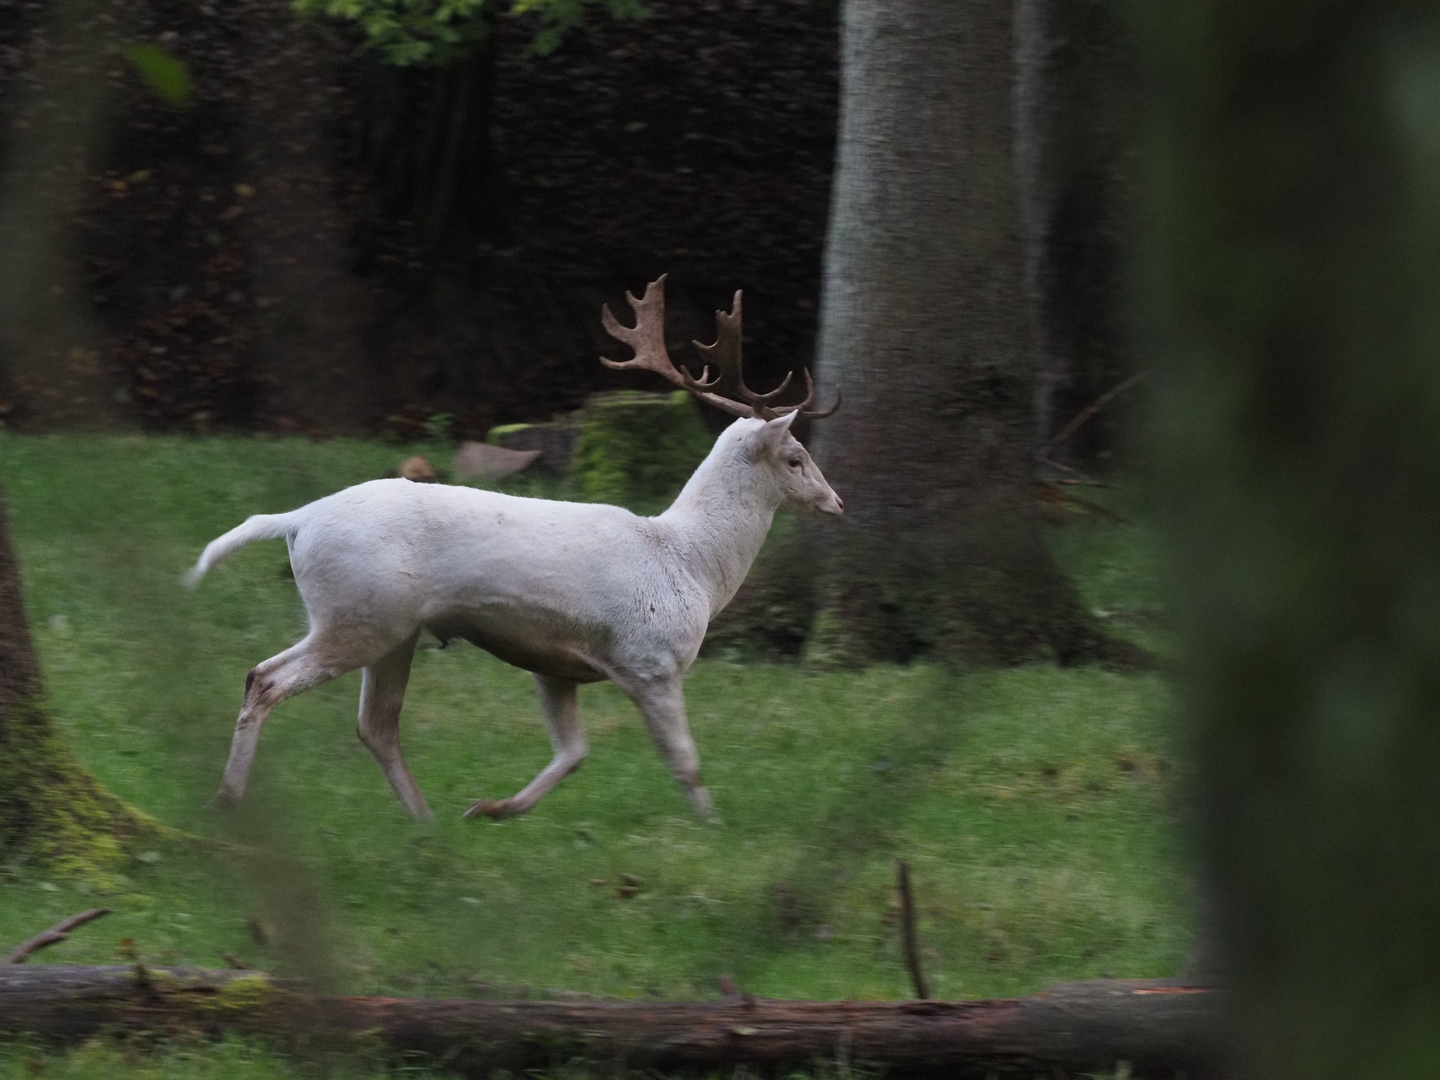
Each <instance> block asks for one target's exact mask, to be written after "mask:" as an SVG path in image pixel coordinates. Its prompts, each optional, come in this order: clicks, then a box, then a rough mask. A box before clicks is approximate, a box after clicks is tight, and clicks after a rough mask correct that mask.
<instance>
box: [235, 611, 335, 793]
mask: <svg viewBox="0 0 1440 1080" xmlns="http://www.w3.org/2000/svg"><path fill="white" fill-rule="evenodd" d="M359 666H360V664H359V663H352V662H349V661H348V660H347V658H346V656H345V651H344V650H343V649H339V648H336V647H335V646H334V645H333V643H330V642H327V641H326V640H325V639H324V638H323V637H322V636H320V635H318V634H316V633H314V632H312V633H310V634H309V635H308V636H306V637H305V638H304V639H302V640H301V641H298V642H296V643H295V644H294V645H292V646H290V648H288V649H286V650H285V651H284V652H282V653H277V654H276V655H275V656H272V657H271V658H270V659H269V660H265V661H262V662H261V663H259V664H257V665H255V667H254V668H252V669H251V671H250V674H249V675H247V676H246V677H245V702H244V704H243V705H242V706H241V707H240V716H239V718H238V719H237V720H236V721H235V735H234V737H233V738H232V739H231V740H230V757H229V759H228V760H227V761H226V762H225V776H224V778H223V779H222V780H221V781H220V790H219V791H217V792H216V793H215V798H214V800H213V801H214V802H215V803H218V804H220V805H230V806H233V805H235V804H236V803H238V802H239V801H240V800H241V799H242V798H243V797H244V795H245V784H246V781H247V780H248V779H249V777H250V763H251V762H252V761H253V760H254V758H255V744H256V743H257V742H258V741H259V739H260V729H261V728H262V727H264V726H265V721H266V720H267V719H268V718H269V716H270V713H271V712H273V711H274V709H275V706H277V705H279V704H280V703H281V702H282V701H284V700H286V699H287V698H292V697H294V696H295V695H296V694H301V693H304V692H305V691H306V690H309V689H310V688H311V687H315V686H319V685H320V684H321V683H326V682H329V681H330V680H331V679H333V678H335V677H337V676H339V675H343V674H345V672H347V671H353V670H354V669H355V668H357V667H359Z"/></svg>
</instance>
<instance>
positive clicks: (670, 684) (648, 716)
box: [615, 675, 718, 821]
mask: <svg viewBox="0 0 1440 1080" xmlns="http://www.w3.org/2000/svg"><path fill="white" fill-rule="evenodd" d="M615 682H616V684H617V685H618V686H619V687H620V689H621V690H623V691H625V693H626V694H627V695H628V696H629V698H630V700H631V701H633V702H635V706H636V707H637V708H638V709H639V710H640V715H641V716H642V717H644V718H645V726H646V728H648V729H649V731H650V738H651V739H653V740H654V742H655V746H656V748H657V749H658V750H659V751H660V756H661V757H662V758H664V759H665V764H667V765H668V766H670V773H671V775H672V776H674V777H675V779H676V780H677V781H678V782H679V784H680V786H681V787H682V788H683V789H684V790H685V796H686V798H688V799H689V800H690V805H691V806H692V807H693V808H694V810H695V813H696V814H698V815H699V816H700V817H702V818H705V819H707V820H711V821H715V820H718V816H717V815H716V813H715V806H714V804H713V803H712V802H711V801H710V793H709V792H708V791H706V790H705V788H704V787H703V786H701V784H700V754H699V752H698V751H697V750H696V749H695V740H694V739H693V738H691V737H690V725H689V724H688V723H686V720H685V692H684V684H683V683H682V681H681V677H680V676H679V675H673V676H671V677H669V678H664V679H625V680H624V681H622V680H621V679H618V678H617V679H615Z"/></svg>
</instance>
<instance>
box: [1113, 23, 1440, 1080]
mask: <svg viewBox="0 0 1440 1080" xmlns="http://www.w3.org/2000/svg"><path fill="white" fill-rule="evenodd" d="M1134 10H1135V12H1136V13H1137V18H1138V23H1137V25H1138V28H1139V30H1140V32H1141V39H1142V42H1143V46H1144V49H1145V53H1146V69H1147V78H1148V79H1149V82H1150V89H1151V94H1150V101H1151V102H1152V115H1151V118H1150V131H1149V136H1148V140H1147V148H1146V151H1145V161H1144V173H1143V175H1144V176H1145V177H1146V180H1147V187H1146V190H1145V193H1144V201H1145V208H1146V216H1147V221H1146V228H1145V229H1144V230H1143V232H1142V235H1144V236H1145V237H1147V245H1148V250H1147V252H1146V260H1145V262H1144V264H1143V265H1142V267H1141V272H1140V273H1139V274H1137V275H1136V278H1137V281H1138V282H1139V283H1140V284H1141V287H1142V289H1143V294H1144V297H1145V300H1146V301H1147V309H1148V323H1149V331H1148V332H1149V333H1150V335H1151V340H1150V342H1149V349H1150V352H1151V353H1152V355H1153V357H1154V359H1155V362H1156V363H1157V365H1159V368H1160V376H1161V377H1160V379H1159V383H1160V389H1159V394H1158V397H1159V414H1158V416H1157V418H1156V432H1157V435H1158V438H1159V440H1160V447H1161V449H1162V450H1163V459H1164V464H1165V472H1164V478H1165V481H1166V491H1167V493H1168V494H1167V500H1168V502H1169V504H1170V506H1169V514H1170V528H1171V530H1172V537H1173V545H1174V555H1173V562H1174V563H1175V565H1176V566H1177V567H1178V568H1180V569H1181V570H1182V571H1183V576H1182V577H1181V578H1180V582H1181V585H1182V589H1181V593H1180V597H1179V599H1180V622H1181V627H1182V630H1183V633H1184V637H1185V656H1186V659H1185V666H1184V669H1183V670H1184V673H1185V684H1184V686H1185V690H1186V695H1185V700H1186V711H1187V713H1188V715H1189V718H1190V721H1191V723H1192V725H1193V732H1194V735H1195V738H1196V746H1197V749H1198V763H1199V767H1200V778H1201V781H1202V784H1201V788H1200V794H1201V800H1200V801H1201V840H1202V850H1203V853H1204V855H1205V859H1206V865H1207V868H1208V875H1207V877H1208V881H1209V883H1210V884H1211V886H1212V893H1211V898H1212V903H1213V906H1214V909H1215V913H1216V918H1217V923H1218V926H1217V930H1218V938H1219V946H1220V950H1221V961H1222V963H1223V965H1224V967H1225V968H1226V969H1227V970H1228V971H1230V972H1233V974H1234V977H1235V980H1236V990H1237V993H1236V996H1235V998H1234V999H1233V1006H1234V1009H1233V1013H1234V1015H1233V1016H1232V1018H1231V1021H1232V1022H1231V1025H1230V1030H1231V1031H1232V1033H1234V1034H1235V1035H1236V1036H1237V1037H1238V1039H1239V1041H1240V1042H1241V1043H1242V1045H1243V1047H1244V1050H1245V1055H1244V1057H1243V1058H1242V1060H1241V1061H1240V1063H1239V1065H1238V1067H1237V1069H1236V1071H1237V1072H1238V1073H1240V1074H1242V1075H1246V1076H1253V1077H1272V1076H1273V1077H1287V1078H1291V1077H1303V1078H1319V1077H1334V1078H1337V1080H1338V1078H1342V1077H1356V1076H1374V1077H1381V1076H1383V1077H1412V1076H1413V1077H1428V1076H1434V1075H1436V1074H1437V1071H1440V1039H1437V1037H1436V1033H1437V1032H1440V918H1437V917H1436V911H1437V897H1440V723H1437V716H1440V555H1437V551H1440V540H1437V538H1440V499H1437V497H1436V493H1437V492H1440V294H1437V291H1436V283H1437V281H1440V135H1437V133H1440V127H1437V124H1436V117H1437V115H1440V114H1437V108H1440V36H1437V27H1440V21H1437V16H1440V10H1437V6H1436V5H1435V4H1433V3H1430V4H1415V3H1408V2H1401V0H1341V2H1334V0H1327V2H1320V0H1252V2H1251V3H1247V4H1235V3H1230V2H1222V0H1199V2H1196V3H1192V4H1188V5H1185V6H1184V12H1183V16H1182V14H1181V13H1180V11H1179V10H1178V9H1174V8H1171V7H1168V6H1166V7H1164V8H1163V10H1162V6H1161V5H1145V4H1137V5H1135V6H1134Z"/></svg>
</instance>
